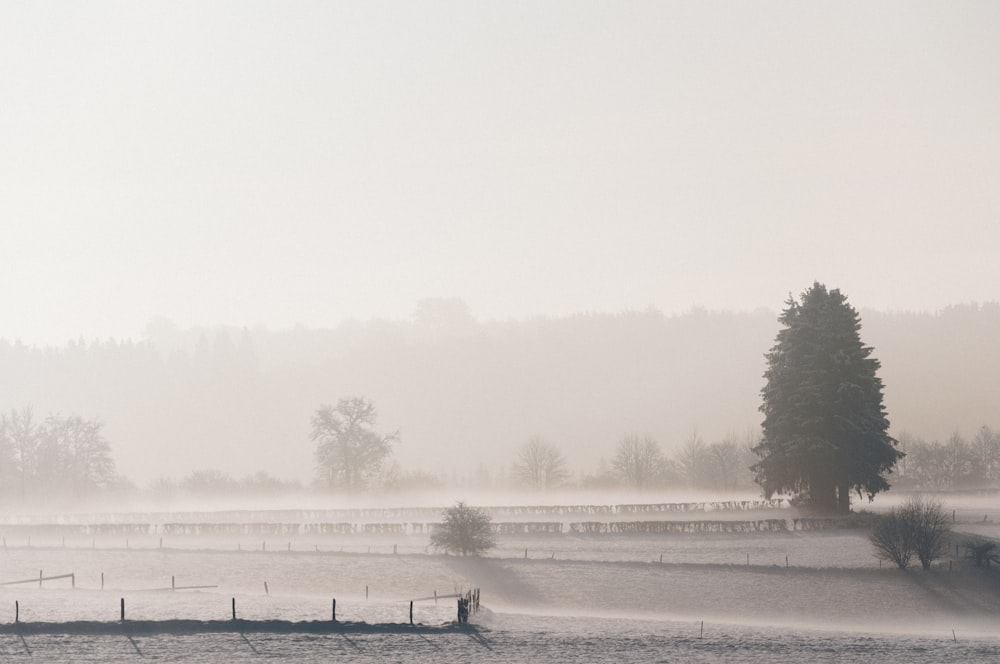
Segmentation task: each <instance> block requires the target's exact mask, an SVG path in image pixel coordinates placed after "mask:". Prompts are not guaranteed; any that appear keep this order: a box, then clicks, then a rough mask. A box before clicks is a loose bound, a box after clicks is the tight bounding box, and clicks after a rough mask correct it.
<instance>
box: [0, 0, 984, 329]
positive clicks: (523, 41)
mask: <svg viewBox="0 0 1000 664" xmlns="http://www.w3.org/2000/svg"><path fill="white" fill-rule="evenodd" d="M0 82H2V85H0V224H2V231H3V233H2V238H0V297H2V299H0V302H2V304H3V306H2V307H0V337H4V338H7V339H21V340H22V341H24V342H26V343H32V344H57V345H58V344H63V343H65V342H66V341H67V340H69V339H75V338H76V337H79V336H83V337H86V338H107V337H116V338H133V339H139V338H142V335H143V330H144V329H145V326H146V324H147V322H148V321H149V320H150V319H151V318H153V317H155V316H162V317H166V318H168V319H170V320H172V321H174V322H175V323H176V324H178V325H180V326H193V325H215V324H227V325H246V326H255V325H264V326H267V327H269V328H274V329H280V328H285V327H290V326H293V325H298V324H301V325H305V326H307V327H327V326H335V325H337V324H338V323H340V322H341V321H343V320H345V319H351V318H357V319H368V318H375V317H380V318H389V319H406V318H409V317H410V316H412V314H413V312H414V310H415V308H416V305H417V303H418V302H419V301H420V300H421V299H423V298H426V297H458V298H461V299H463V300H465V301H466V302H467V303H468V305H469V307H470V309H471V311H472V313H473V314H474V315H475V316H476V317H477V318H480V319H505V318H524V317H531V316H538V315H555V316H558V315H565V314H570V313H577V312H585V311H601V312H615V311H622V310H629V309H645V308H647V307H655V308H658V309H660V310H662V311H664V312H667V313H682V312H684V311H686V310H689V309H690V308H692V307H696V306H697V307H706V308H709V309H732V310H752V309H756V308H759V307H767V308H771V309H774V310H777V309H779V308H780V307H781V306H782V305H783V302H784V300H785V299H786V298H787V296H788V294H789V293H799V292H801V291H802V290H804V289H805V288H807V287H808V286H809V285H810V284H811V283H812V282H813V281H814V280H819V281H822V282H824V283H826V284H827V285H829V286H830V287H837V288H840V289H841V290H842V291H843V292H844V293H845V294H846V295H847V296H848V298H849V299H850V301H851V303H852V304H853V305H854V306H855V307H857V308H866V307H868V308H878V309H883V310H917V311H934V310H937V309H940V308H942V307H944V306H947V305H949V304H958V303H965V302H985V301H996V300H997V299H998V298H1000V293H998V285H1000V260H998V255H1000V254H998V251H997V247H998V246H1000V3H996V2H986V1H983V2H965V1H961V0H949V1H947V2H920V1H910V0H908V1H905V2H867V1H866V2H842V1H837V2H801V1H798V0H794V1H789V2H774V1H763V2H754V3H746V2H710V1H709V2H703V1H697V2H694V1H692V2H666V1H664V2H632V1H621V2H587V1H584V0H572V1H568V2H560V1H550V2H544V1H543V2H538V1H537V0H532V1H528V2H518V1H515V0H509V1H504V2H469V1H467V0H462V1H456V2H409V1H407V2H402V1H399V2H327V1H324V2H308V1H303V2H295V3H288V2H252V1H247V0H239V1H237V2H204V1H201V0H198V1H196V2H157V1H150V2H142V3H136V2H99V1H98V2H88V3H79V2H6V1H5V2H2V3H0Z"/></svg>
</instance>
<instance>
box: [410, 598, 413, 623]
mask: <svg viewBox="0 0 1000 664" xmlns="http://www.w3.org/2000/svg"><path fill="white" fill-rule="evenodd" d="M410 624H411V625H412V624H413V600H412V599H411V600H410Z"/></svg>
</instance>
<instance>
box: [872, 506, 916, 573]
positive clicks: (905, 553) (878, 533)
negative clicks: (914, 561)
mask: <svg viewBox="0 0 1000 664" xmlns="http://www.w3.org/2000/svg"><path fill="white" fill-rule="evenodd" d="M870 540H871V543H872V546H874V547H875V551H876V556H878V557H879V558H882V559H884V560H891V561H892V562H893V563H895V564H896V567H898V568H899V569H906V568H907V567H908V566H909V564H910V559H911V558H912V557H913V538H912V536H911V534H910V532H909V524H908V523H907V522H906V520H905V519H904V518H903V517H902V516H901V515H900V513H899V511H898V510H896V509H895V508H893V509H892V510H890V511H889V513H888V514H882V515H880V516H879V518H878V520H877V521H875V526H874V527H873V528H872V532H871V536H870Z"/></svg>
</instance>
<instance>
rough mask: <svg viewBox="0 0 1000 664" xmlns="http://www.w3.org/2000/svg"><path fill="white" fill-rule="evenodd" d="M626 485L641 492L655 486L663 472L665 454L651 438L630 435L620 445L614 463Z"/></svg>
mask: <svg viewBox="0 0 1000 664" xmlns="http://www.w3.org/2000/svg"><path fill="white" fill-rule="evenodd" d="M612 465H613V466H614V468H615V470H616V471H617V472H618V473H619V474H620V475H621V476H622V478H623V479H624V480H625V482H626V484H628V485H629V486H630V487H632V488H634V489H639V490H640V491H642V490H644V489H648V488H649V487H651V486H653V485H654V484H655V483H656V482H657V480H659V478H660V477H661V475H662V472H663V452H662V451H661V450H660V444H659V443H657V442H656V441H655V440H653V439H652V438H650V437H649V436H645V437H643V438H640V437H639V436H637V435H635V434H629V435H627V436H625V437H624V438H622V439H621V441H619V443H618V452H617V453H616V454H615V458H614V461H613V462H612Z"/></svg>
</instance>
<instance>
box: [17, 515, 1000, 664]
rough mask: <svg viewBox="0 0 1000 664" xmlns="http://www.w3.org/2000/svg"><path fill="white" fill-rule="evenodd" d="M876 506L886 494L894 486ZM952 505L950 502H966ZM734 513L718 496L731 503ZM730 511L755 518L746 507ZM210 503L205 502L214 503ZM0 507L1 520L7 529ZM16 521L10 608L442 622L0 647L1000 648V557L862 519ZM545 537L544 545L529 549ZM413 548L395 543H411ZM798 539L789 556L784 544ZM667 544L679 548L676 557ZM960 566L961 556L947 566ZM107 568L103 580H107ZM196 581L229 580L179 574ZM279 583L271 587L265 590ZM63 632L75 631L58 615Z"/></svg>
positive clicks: (39, 616) (490, 655) (512, 653)
mask: <svg viewBox="0 0 1000 664" xmlns="http://www.w3.org/2000/svg"><path fill="white" fill-rule="evenodd" d="M955 504H956V507H955V508H954V509H956V511H959V510H961V514H958V515H957V517H956V518H957V519H958V521H959V522H958V523H957V524H956V528H957V529H960V530H976V531H978V532H982V533H983V534H987V535H993V536H995V535H996V532H997V523H998V521H1000V514H998V510H1000V507H998V506H994V505H993V503H992V501H986V502H982V501H980V502H977V501H975V500H971V501H969V500H966V501H964V502H963V501H961V500H959V501H956V503H955ZM875 507H876V509H878V508H880V507H881V506H880V505H878V504H876V506H875ZM949 509H951V508H950V507H949ZM713 518H718V515H713ZM732 518H737V519H745V518H749V517H747V516H746V514H743V513H733V515H732ZM212 519H213V516H212V515H205V519H204V520H205V521H206V522H208V521H212ZM2 528H3V527H2V526H0V530H2ZM26 537H27V536H26V534H25V532H24V531H23V530H22V531H18V532H17V534H16V535H12V536H7V545H6V547H5V548H4V549H3V550H2V551H0V582H6V581H15V580H27V579H37V577H38V575H39V571H40V570H41V571H43V573H44V575H45V576H50V575H61V574H68V573H73V574H75V588H71V583H73V582H72V581H71V580H70V579H59V580H53V581H46V582H44V584H43V587H42V588H39V587H38V583H37V582H35V583H31V584H21V585H6V586H0V624H4V623H6V624H7V625H8V627H9V624H10V623H13V621H14V612H15V602H16V603H17V607H18V609H17V610H18V612H19V616H18V617H19V620H20V621H21V622H28V623H38V622H49V623H53V622H67V621H107V622H108V623H110V624H112V625H113V624H114V623H115V622H116V621H117V620H118V618H119V612H120V600H121V599H123V598H124V600H125V603H126V616H127V619H128V620H131V621H140V620H169V619H196V620H227V619H229V618H231V616H232V601H233V599H235V602H236V610H237V615H238V617H239V618H241V619H246V620H288V621H313V620H329V619H330V617H331V609H332V600H333V599H336V600H337V618H338V619H339V620H341V621H358V622H364V623H367V624H378V625H404V624H406V623H408V620H409V616H408V612H409V601H410V600H411V599H416V600H418V601H417V602H416V603H415V606H414V620H415V622H417V623H420V624H424V625H428V626H437V627H440V628H441V629H433V630H430V631H413V632H410V631H407V629H406V628H405V627H402V628H392V629H384V630H378V629H376V630H352V629H351V628H350V627H347V628H345V630H344V631H342V632H335V633H330V634H304V633H279V634H275V633H267V632H255V631H254V630H253V627H252V624H249V623H248V626H247V628H246V630H245V631H244V632H243V633H239V632H233V633H215V634H177V633H175V634H146V633H143V634H129V633H128V632H127V629H126V627H127V623H126V627H122V628H121V631H120V632H117V631H115V630H114V629H112V630H111V632H109V633H107V634H102V635H81V634H73V635H65V634H62V635H60V634H52V633H47V634H36V633H26V634H17V633H15V632H13V631H11V630H10V629H7V628H5V629H6V630H7V631H5V632H3V633H0V660H4V661H6V660H7V659H11V658H18V657H22V658H29V657H30V658H31V659H32V660H33V661H123V660H129V661H133V660H135V659H137V658H139V657H140V656H141V657H142V658H145V659H155V660H164V661H196V662H197V661H204V662H210V661H211V662H215V661H241V660H255V659H259V658H260V657H277V658H288V659H294V660H297V661H329V660H331V659H335V658H340V659H347V660H349V661H400V662H403V661H405V662H431V661H475V660H477V659H485V660H488V661H505V662H533V661H560V662H564V661H587V662H593V661H613V660H622V661H650V662H654V661H692V662H699V661H705V662H708V661H723V660H724V661H735V662H740V661H746V662H751V661H752V662H759V661H773V662H785V661H787V662H802V661H837V662H844V661H862V660H865V661H880V662H948V661H955V662H979V661H984V662H985V661H1000V573H998V570H997V569H996V568H995V567H994V568H992V569H990V570H986V569H977V568H974V567H970V566H969V565H968V564H967V563H966V561H964V560H962V559H961V558H956V559H954V560H952V559H950V558H949V559H946V560H944V561H942V563H941V564H940V565H939V566H938V567H937V568H936V569H933V570H931V571H929V572H924V571H921V570H919V569H916V570H909V571H907V572H900V571H898V570H895V569H891V568H890V567H889V566H887V565H884V566H883V567H882V568H881V569H880V568H879V562H878V560H877V559H876V558H874V556H873V555H872V549H871V546H870V545H869V543H868V541H867V539H866V533H864V532H863V531H860V530H835V531H822V532H782V533H760V534H747V535H733V534H677V535H660V536H655V535H633V536H623V535H593V536H582V535H569V534H565V535H530V536H528V535H525V536H517V537H513V536H511V537H503V538H501V539H500V542H499V546H498V548H497V549H496V550H494V551H493V552H491V554H490V555H489V556H487V557H484V558H479V559H471V558H470V559H462V558H455V557H449V556H441V555H432V554H430V553H427V552H426V546H427V537H426V536H412V535H411V536H402V537H400V536H388V535H386V536H365V535H353V536H338V537H333V536H330V537H316V536H289V537H285V538H282V539H281V540H280V541H278V540H271V541H262V540H260V539H251V538H246V537H243V538H240V537H221V536H216V537H193V536H184V537H164V538H163V542H162V546H161V543H160V536H159V535H146V536H142V537H139V538H136V537H131V538H129V541H128V547H127V548H126V542H125V541H124V538H121V537H117V536H116V537H104V536H100V537H99V536H93V537H86V538H84V537H67V539H66V541H65V544H64V543H63V539H62V537H63V535H56V534H52V533H47V534H46V533H44V532H40V533H39V534H36V535H33V536H32V541H31V544H30V546H29V545H28V543H27V541H26ZM525 550H527V556H526V555H525ZM393 551H395V553H393ZM786 556H787V562H786ZM661 560H662V562H661ZM949 565H950V569H949ZM102 573H103V584H104V585H103V589H102V586H101V583H102ZM172 581H173V583H174V584H175V585H176V586H178V587H180V586H214V587H209V588H201V589H197V590H177V591H174V592H171V591H169V590H164V589H166V588H170V586H171V583H172ZM265 582H266V583H267V589H266V591H265ZM472 587H478V588H481V590H482V602H483V605H484V606H485V607H486V610H484V611H483V612H481V613H479V614H478V615H477V616H475V617H474V618H473V624H472V625H471V626H469V628H468V629H462V628H457V627H452V626H451V622H452V621H453V620H454V615H455V606H454V600H453V599H447V600H441V601H439V602H438V603H437V604H435V602H434V601H433V599H429V600H428V599H423V598H428V597H433V595H434V593H435V592H436V593H437V594H439V595H445V594H451V593H453V592H455V591H456V590H462V589H467V588H472ZM56 631H58V630H56Z"/></svg>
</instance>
